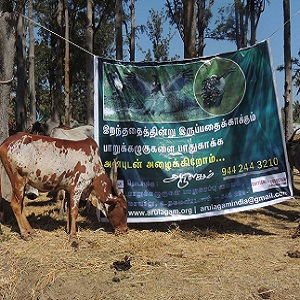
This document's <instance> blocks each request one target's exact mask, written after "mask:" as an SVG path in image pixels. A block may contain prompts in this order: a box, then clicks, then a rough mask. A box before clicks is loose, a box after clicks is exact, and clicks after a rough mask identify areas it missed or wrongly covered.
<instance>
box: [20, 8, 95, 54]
mask: <svg viewBox="0 0 300 300" xmlns="http://www.w3.org/2000/svg"><path fill="white" fill-rule="evenodd" d="M21 16H22V17H23V18H24V19H26V20H27V21H29V22H31V23H33V24H34V25H36V26H38V27H41V28H43V29H44V30H46V31H49V32H50V33H52V34H54V35H56V36H57V37H59V38H61V39H63V40H64V41H66V42H68V43H70V44H71V45H73V46H75V47H77V48H78V49H80V50H81V51H83V52H85V53H87V54H89V55H92V56H95V55H94V53H92V52H90V51H88V50H86V49H84V48H83V47H81V46H79V45H77V44H75V43H73V42H72V41H70V40H68V39H66V38H64V37H63V36H61V35H59V34H58V33H56V32H54V31H52V30H50V29H48V28H47V27H45V26H43V25H42V24H39V23H37V22H35V21H33V20H32V19H29V18H28V17H26V16H25V15H23V14H21Z"/></svg>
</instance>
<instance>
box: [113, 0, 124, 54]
mask: <svg viewBox="0 0 300 300" xmlns="http://www.w3.org/2000/svg"><path fill="white" fill-rule="evenodd" d="M122 21H123V5H122V0H116V7H115V26H116V59H117V60H123V30H122Z"/></svg>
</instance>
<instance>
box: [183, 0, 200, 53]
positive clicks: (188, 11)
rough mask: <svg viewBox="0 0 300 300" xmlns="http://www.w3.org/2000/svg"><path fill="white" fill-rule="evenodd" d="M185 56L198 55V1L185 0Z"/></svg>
mask: <svg viewBox="0 0 300 300" xmlns="http://www.w3.org/2000/svg"><path fill="white" fill-rule="evenodd" d="M183 7H184V8H183V9H184V58H193V57H196V55H197V53H196V1H195V0H185V1H184V6H183Z"/></svg>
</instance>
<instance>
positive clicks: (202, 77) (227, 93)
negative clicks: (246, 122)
mask: <svg viewBox="0 0 300 300" xmlns="http://www.w3.org/2000/svg"><path fill="white" fill-rule="evenodd" d="M245 89H246V80H245V76H244V73H243V71H242V69H241V68H240V66H239V65H238V64H237V63H235V62H234V61H232V60H230V59H223V58H219V57H216V58H213V59H211V60H209V61H208V62H206V63H204V64H203V65H202V66H201V67H200V68H199V70H198V72H197V74H196V76H195V81H194V95H195V98H196V100H197V102H198V104H199V105H200V107H201V108H202V109H203V110H205V111H206V112H208V113H210V114H213V115H225V114H228V113H230V112H232V111H233V110H234V109H235V108H236V107H237V106H238V105H239V104H240V103H241V101H242V99H243V97H244V94H245Z"/></svg>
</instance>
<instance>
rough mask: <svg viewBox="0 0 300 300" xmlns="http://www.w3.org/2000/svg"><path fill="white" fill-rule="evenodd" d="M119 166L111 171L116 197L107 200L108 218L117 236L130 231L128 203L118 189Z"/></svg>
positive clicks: (115, 165) (113, 167)
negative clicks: (128, 225)
mask: <svg viewBox="0 0 300 300" xmlns="http://www.w3.org/2000/svg"><path fill="white" fill-rule="evenodd" d="M117 176H118V175H117V164H116V162H114V163H113V166H112V168H111V170H110V180H111V184H112V188H113V190H114V193H115V196H114V197H113V198H111V199H107V200H106V201H105V204H107V205H108V209H107V217H108V219H109V221H110V223H111V225H112V226H113V227H114V230H115V234H120V233H124V232H126V231H127V230H128V227H127V210H128V203H127V201H126V198H125V196H124V195H123V193H122V192H121V191H120V190H119V188H118V182H117Z"/></svg>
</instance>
